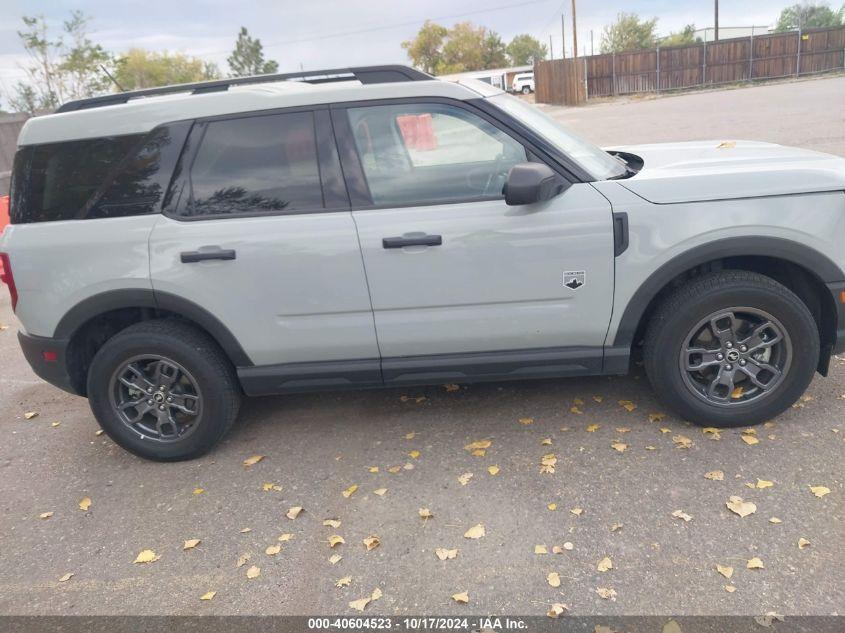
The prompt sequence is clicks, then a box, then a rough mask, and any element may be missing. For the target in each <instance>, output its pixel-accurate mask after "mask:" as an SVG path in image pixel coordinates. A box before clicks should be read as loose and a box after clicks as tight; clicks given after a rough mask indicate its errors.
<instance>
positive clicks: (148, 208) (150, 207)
mask: <svg viewBox="0 0 845 633" xmlns="http://www.w3.org/2000/svg"><path fill="white" fill-rule="evenodd" d="M190 127H191V124H190V123H176V124H173V125H168V126H166V127H162V128H158V129H156V130H153V132H151V133H150V134H149V136H148V137H147V139H146V140H145V141H144V142H143V144H142V145H141V147H140V148H139V149H137V150H136V151H135V152H134V153H131V154H130V155H128V156H127V157H126V159H125V160H124V161H123V163H121V165H120V168H119V169H118V171H117V173H116V174H115V176H114V178H113V179H112V180H111V181H110V182H108V183H107V186H106V187H105V188H104V189H103V191H102V192H101V194H100V195H97V196H95V197H94V198H93V199H92V200H91V202H90V203H89V204H90V209H88V210H87V211H86V212H85V217H88V218H105V217H118V216H125V215H141V214H145V213H158V212H159V210H160V208H161V207H160V204H161V200H162V197H163V196H164V192H165V191H166V190H167V186H168V184H169V182H170V176H171V174H172V173H173V166H174V165H175V164H176V161H177V160H178V158H179V153H180V152H181V150H182V146H183V144H184V142H185V136H186V135H187V133H188V130H189V129H190Z"/></svg>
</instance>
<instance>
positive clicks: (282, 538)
mask: <svg viewBox="0 0 845 633" xmlns="http://www.w3.org/2000/svg"><path fill="white" fill-rule="evenodd" d="M292 538H293V534H290V533H285V534H282V535H280V536H279V539H278V540H280V541H281V542H282V543H284V542H286V541H289V540H291V539H292Z"/></svg>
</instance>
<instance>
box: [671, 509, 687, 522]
mask: <svg viewBox="0 0 845 633" xmlns="http://www.w3.org/2000/svg"><path fill="white" fill-rule="evenodd" d="M672 516H673V517H675V518H676V519H681V520H683V521H684V522H689V521H692V517H691V516H690V515H688V514H687V513H686V512H684V511H683V510H675V511H674V512H673V513H672Z"/></svg>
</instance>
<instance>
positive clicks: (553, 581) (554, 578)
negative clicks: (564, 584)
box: [546, 571, 560, 587]
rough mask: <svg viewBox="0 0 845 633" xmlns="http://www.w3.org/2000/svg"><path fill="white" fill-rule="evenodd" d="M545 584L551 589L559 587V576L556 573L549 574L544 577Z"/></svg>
mask: <svg viewBox="0 0 845 633" xmlns="http://www.w3.org/2000/svg"><path fill="white" fill-rule="evenodd" d="M546 582H548V583H549V586H551V587H560V576H559V575H558V573H557V572H556V571H553V572H549V575H548V576H546Z"/></svg>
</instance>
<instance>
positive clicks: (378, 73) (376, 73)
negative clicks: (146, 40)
mask: <svg viewBox="0 0 845 633" xmlns="http://www.w3.org/2000/svg"><path fill="white" fill-rule="evenodd" d="M431 79H434V77H432V76H431V75H429V74H427V73H424V72H422V71H421V70H417V69H416V68H411V67H410V66H399V65H391V66H360V67H357V68H333V69H329V70H307V71H302V72H298V73H284V74H276V75H253V76H251V77H232V78H230V79H217V80H214V81H202V82H198V83H191V84H176V85H174V86H161V87H160V88H146V89H144V90H131V91H129V92H118V93H116V94H109V95H103V96H101V97H90V98H88V99H78V100H76V101H68V102H67V103H65V104H63V105H61V106H59V108H58V109H57V110H56V112H73V111H75V110H87V109H89V108H102V107H104V106H110V105H117V104H120V103H127V102H128V101H130V100H132V99H138V98H141V97H156V96H160V95H166V94H175V93H179V92H190V93H191V94H203V93H206V92H223V91H226V90H228V89H229V87H230V86H243V85H246V84H264V83H270V82H274V81H301V82H304V83H310V84H321V83H331V82H335V81H354V80H358V81H360V82H361V83H362V84H384V83H393V82H400V81H428V80H431Z"/></svg>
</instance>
